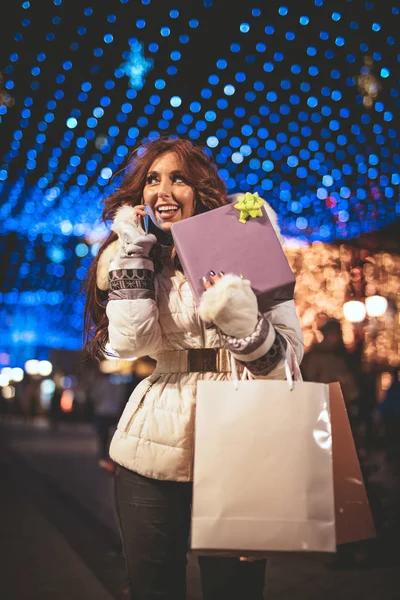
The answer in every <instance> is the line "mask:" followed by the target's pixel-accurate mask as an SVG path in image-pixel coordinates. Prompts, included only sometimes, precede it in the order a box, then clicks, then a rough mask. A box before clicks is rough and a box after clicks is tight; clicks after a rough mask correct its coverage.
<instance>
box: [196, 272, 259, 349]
mask: <svg viewBox="0 0 400 600" xmlns="http://www.w3.org/2000/svg"><path fill="white" fill-rule="evenodd" d="M203 282H204V288H205V290H206V291H205V292H204V294H203V296H202V298H201V301H200V309H199V311H200V316H201V318H202V319H203V321H205V322H207V323H214V324H215V325H216V326H217V327H218V328H219V329H220V330H221V331H222V332H223V333H225V334H226V335H229V336H232V337H235V338H237V339H243V338H246V337H248V336H250V335H251V334H252V333H253V332H254V330H255V328H256V325H257V322H258V305H257V298H256V296H255V294H254V292H253V290H252V289H251V286H250V281H248V280H247V279H244V278H243V277H241V276H239V275H231V274H228V275H224V273H218V274H217V273H215V272H214V271H210V272H209V273H208V275H207V276H205V277H203Z"/></svg>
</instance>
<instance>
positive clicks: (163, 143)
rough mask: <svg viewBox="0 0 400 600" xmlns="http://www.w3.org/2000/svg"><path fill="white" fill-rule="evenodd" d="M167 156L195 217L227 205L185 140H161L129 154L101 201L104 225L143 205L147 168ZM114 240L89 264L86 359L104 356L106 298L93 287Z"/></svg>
mask: <svg viewBox="0 0 400 600" xmlns="http://www.w3.org/2000/svg"><path fill="white" fill-rule="evenodd" d="M169 152H173V153H175V154H177V155H178V157H179V159H180V161H181V165H182V166H181V170H182V174H183V177H184V179H185V181H186V183H187V184H188V185H189V186H190V187H191V188H192V189H193V191H194V195H195V205H194V214H195V215H197V214H200V213H203V212H207V211H209V210H212V209H214V208H218V207H220V206H223V205H224V204H226V203H227V201H228V200H227V193H226V188H225V185H224V183H223V181H222V180H221V179H220V177H219V175H218V172H217V169H216V167H215V164H214V162H213V161H212V160H211V159H210V158H208V156H207V155H206V154H205V153H204V152H203V150H202V149H201V148H200V147H198V146H195V145H194V144H192V142H190V141H189V140H185V139H165V138H161V139H158V140H156V141H151V142H147V143H145V144H142V145H140V146H139V147H138V148H137V149H136V150H135V151H134V152H133V153H132V154H131V156H130V158H129V161H128V165H127V168H126V170H125V173H124V176H123V178H122V181H121V184H120V186H119V187H118V188H117V189H116V190H115V192H114V193H113V194H112V195H111V196H109V197H108V198H105V199H104V210H103V213H102V220H103V221H104V222H107V221H110V220H112V219H113V218H114V216H115V213H116V212H117V210H118V209H119V208H120V207H121V206H122V205H124V204H128V205H130V206H136V205H138V204H142V203H143V188H144V186H145V184H146V177H147V173H148V172H149V170H150V167H151V165H152V164H153V162H154V161H155V160H156V159H158V158H159V157H160V156H162V155H164V154H167V153H169ZM116 239H117V234H116V233H115V232H113V231H111V232H110V233H109V235H108V237H107V238H106V239H105V240H104V242H103V244H102V245H101V247H100V249H99V252H98V254H97V256H96V258H95V259H94V260H93V262H92V265H91V267H90V269H89V273H88V276H87V279H86V285H85V288H86V305H85V312H84V322H85V325H84V341H85V350H86V352H87V353H88V355H89V356H91V357H92V358H97V359H99V360H100V359H101V358H103V357H104V354H105V353H106V350H105V347H106V344H107V342H108V317H107V315H106V303H107V300H106V298H105V296H106V294H105V293H104V292H102V291H101V290H99V289H98V287H97V285H96V272H97V265H98V262H99V258H100V256H101V253H102V252H103V251H104V250H105V249H106V248H107V246H109V245H110V244H111V243H112V242H113V241H115V240H116ZM155 254H156V255H157V254H159V252H158V249H157V248H155ZM174 254H175V253H174V248H172V249H171V255H172V256H174Z"/></svg>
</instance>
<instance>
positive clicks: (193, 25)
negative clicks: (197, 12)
mask: <svg viewBox="0 0 400 600" xmlns="http://www.w3.org/2000/svg"><path fill="white" fill-rule="evenodd" d="M198 26H199V22H198V20H197V19H190V21H189V27H191V28H192V29H196V27H198Z"/></svg>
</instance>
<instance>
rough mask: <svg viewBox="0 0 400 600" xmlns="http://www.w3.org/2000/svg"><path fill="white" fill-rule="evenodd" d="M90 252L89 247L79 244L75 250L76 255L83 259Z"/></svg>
mask: <svg viewBox="0 0 400 600" xmlns="http://www.w3.org/2000/svg"><path fill="white" fill-rule="evenodd" d="M88 252H89V248H88V247H87V245H86V244H83V243H82V244H78V245H77V246H76V248H75V254H76V255H77V256H79V257H81V258H83V257H84V256H86V255H87V254H88Z"/></svg>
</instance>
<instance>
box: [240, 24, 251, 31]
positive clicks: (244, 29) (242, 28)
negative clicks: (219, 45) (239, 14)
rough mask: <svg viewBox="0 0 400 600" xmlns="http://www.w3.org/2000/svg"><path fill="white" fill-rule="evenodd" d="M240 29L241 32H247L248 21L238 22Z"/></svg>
mask: <svg viewBox="0 0 400 600" xmlns="http://www.w3.org/2000/svg"><path fill="white" fill-rule="evenodd" d="M240 31H241V32H242V33H247V32H248V31H250V25H249V24H248V23H241V24H240Z"/></svg>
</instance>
